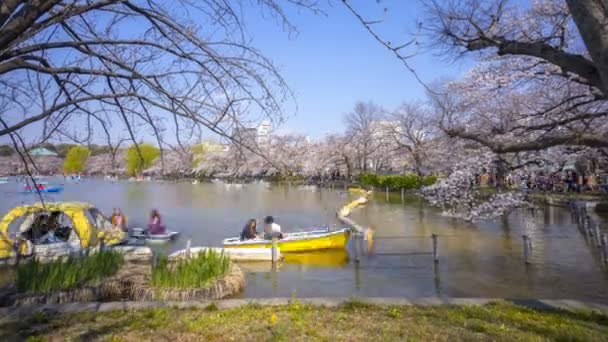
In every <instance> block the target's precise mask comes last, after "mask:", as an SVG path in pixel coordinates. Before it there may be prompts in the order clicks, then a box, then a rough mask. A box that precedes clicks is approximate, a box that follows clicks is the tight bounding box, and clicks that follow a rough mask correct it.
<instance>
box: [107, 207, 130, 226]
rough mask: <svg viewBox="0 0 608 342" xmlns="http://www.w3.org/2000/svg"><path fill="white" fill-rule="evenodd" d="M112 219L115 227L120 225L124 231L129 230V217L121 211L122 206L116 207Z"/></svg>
mask: <svg viewBox="0 0 608 342" xmlns="http://www.w3.org/2000/svg"><path fill="white" fill-rule="evenodd" d="M110 221H111V222H112V225H113V226H114V227H118V228H120V229H122V230H123V231H127V219H126V218H125V216H124V215H123V214H122V212H121V211H120V208H114V211H113V212H112V217H111V218H110Z"/></svg>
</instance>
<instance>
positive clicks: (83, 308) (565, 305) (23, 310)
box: [0, 297, 608, 324]
mask: <svg viewBox="0 0 608 342" xmlns="http://www.w3.org/2000/svg"><path fill="white" fill-rule="evenodd" d="M293 300H294V299H292V298H251V299H224V300H219V301H184V302H174V301H166V302H134V301H125V302H79V303H66V304H46V305H25V306H18V307H4V308H0V323H2V324H4V323H8V322H14V321H19V320H21V319H23V318H26V317H28V316H30V315H32V314H34V313H36V312H45V313H47V314H53V315H55V314H66V313H78V312H108V311H117V310H145V309H154V308H178V309H188V308H198V309H204V308H206V307H208V306H209V305H212V304H213V305H215V306H217V307H218V308H219V309H232V308H238V307H241V306H245V305H261V306H276V305H288V304H289V303H291V302H292V301H293ZM295 300H297V301H298V302H300V303H304V304H310V305H313V306H324V307H338V306H340V305H343V304H345V303H348V302H352V301H356V302H358V303H363V304H371V305H379V306H390V305H397V306H401V305H418V306H437V305H463V306H467V305H473V306H477V305H486V304H489V303H492V302H496V301H500V300H504V301H507V302H511V303H513V304H516V305H520V306H525V307H530V308H534V309H540V310H557V309H561V310H568V311H576V310H588V311H594V312H598V313H601V314H604V315H608V305H604V304H599V303H588V302H581V301H577V300H569V299H521V300H518V299H499V298H440V297H425V298H403V297H353V298H325V297H317V298H296V299H295Z"/></svg>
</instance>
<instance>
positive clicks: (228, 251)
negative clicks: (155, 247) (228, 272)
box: [169, 247, 283, 261]
mask: <svg viewBox="0 0 608 342" xmlns="http://www.w3.org/2000/svg"><path fill="white" fill-rule="evenodd" d="M207 250H212V251H215V252H217V253H224V254H225V255H227V256H228V257H230V260H232V261H272V250H270V249H269V248H220V247H192V248H190V256H191V257H194V256H196V255H197V254H199V253H203V252H205V251H207ZM277 253H278V254H277V259H279V260H280V259H282V258H283V257H282V256H281V252H280V251H277ZM187 255H188V251H187V249H182V250H179V251H177V252H175V253H173V254H170V255H169V259H181V258H184V257H186V256H187Z"/></svg>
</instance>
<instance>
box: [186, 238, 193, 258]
mask: <svg viewBox="0 0 608 342" xmlns="http://www.w3.org/2000/svg"><path fill="white" fill-rule="evenodd" d="M191 244H192V240H191V239H188V242H186V259H190V257H191V256H192V254H191V253H190V245H191Z"/></svg>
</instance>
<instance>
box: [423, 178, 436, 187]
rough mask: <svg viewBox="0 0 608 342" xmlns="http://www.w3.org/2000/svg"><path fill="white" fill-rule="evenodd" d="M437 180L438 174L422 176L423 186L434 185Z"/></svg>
mask: <svg viewBox="0 0 608 342" xmlns="http://www.w3.org/2000/svg"><path fill="white" fill-rule="evenodd" d="M435 182H437V176H435V175H429V176H424V177H423V178H422V185H423V186H429V185H433V184H435Z"/></svg>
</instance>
